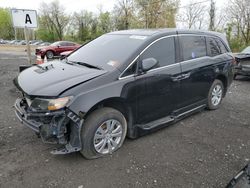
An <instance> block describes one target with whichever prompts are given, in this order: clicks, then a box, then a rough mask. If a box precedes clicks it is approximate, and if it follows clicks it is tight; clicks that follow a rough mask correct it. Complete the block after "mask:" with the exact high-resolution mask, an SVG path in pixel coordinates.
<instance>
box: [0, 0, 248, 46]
mask: <svg viewBox="0 0 250 188" xmlns="http://www.w3.org/2000/svg"><path fill="white" fill-rule="evenodd" d="M227 5H228V6H227V7H226V8H224V9H222V8H219V7H217V5H216V2H215V0H203V1H199V0H196V1H190V2H189V3H188V4H187V5H184V6H182V5H181V3H180V0H117V1H116V3H115V5H114V8H113V10H112V11H103V9H102V7H101V6H100V7H98V13H93V12H91V11H88V10H82V11H79V12H74V13H72V14H68V13H66V9H65V7H64V6H63V5H61V4H60V2H59V1H58V0H55V1H53V2H51V3H48V4H47V3H44V2H43V3H41V5H40V9H39V10H38V15H39V16H38V23H39V28H38V29H36V30H35V31H32V33H31V35H32V36H31V38H33V39H41V40H43V41H48V42H53V41H57V40H71V41H76V42H78V43H84V42H87V41H89V40H92V39H94V38H96V37H98V36H100V35H102V34H104V33H107V32H110V31H115V30H124V29H136V28H166V27H168V28H174V27H180V28H189V29H204V30H212V31H219V32H223V33H226V35H227V38H228V40H229V43H230V46H231V48H233V50H236V51H237V50H240V49H241V48H243V47H245V46H247V45H249V44H250V1H249V0H228V2H227ZM15 33H16V36H17V38H19V39H21V38H24V36H23V30H22V29H16V30H14V29H13V27H12V23H11V15H10V10H9V9H7V8H0V38H4V39H13V38H14V37H15Z"/></svg>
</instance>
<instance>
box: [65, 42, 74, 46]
mask: <svg viewBox="0 0 250 188" xmlns="http://www.w3.org/2000/svg"><path fill="white" fill-rule="evenodd" d="M67 46H75V43H73V42H67Z"/></svg>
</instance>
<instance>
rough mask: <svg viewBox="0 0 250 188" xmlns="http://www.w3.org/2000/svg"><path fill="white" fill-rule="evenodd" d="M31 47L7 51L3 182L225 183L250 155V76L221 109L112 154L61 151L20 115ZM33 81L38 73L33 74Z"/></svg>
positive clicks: (1, 124)
mask: <svg viewBox="0 0 250 188" xmlns="http://www.w3.org/2000/svg"><path fill="white" fill-rule="evenodd" d="M25 63H26V58H25V53H21V52H20V53H15V54H14V53H13V52H4V51H2V50H1V51H0V88H1V90H0V96H1V97H0V187H2V188H5V187H6V188H9V187H13V188H14V187H25V188H29V187H65V188H66V187H76V188H90V187H91V188H92V187H93V188H95V187H97V188H101V187H103V188H110V187H111V188H112V187H113V188H117V187H138V188H140V187H143V188H144V187H146V188H147V187H148V188H149V187H164V188H165V187H170V188H175V187H188V188H191V187H195V188H196V187H197V188H202V187H209V188H210V187H216V188H217V187H225V185H226V184H227V183H228V182H229V180H230V179H231V178H232V177H233V176H234V175H235V173H237V172H238V171H239V170H240V169H241V168H242V167H244V166H245V165H246V164H247V163H248V162H250V161H249V160H250V79H248V78H243V77H242V78H239V80H237V81H234V83H233V84H232V86H231V88H230V90H229V92H228V94H227V96H226V98H225V99H224V101H223V103H222V106H221V108H220V109H218V110H216V111H203V112H201V113H197V114H195V115H193V116H191V117H189V118H186V119H184V120H182V121H180V122H178V123H176V124H174V125H172V126H169V127H167V128H165V129H162V130H160V131H158V132H156V133H153V134H150V135H147V136H144V137H141V138H139V139H136V140H129V139H127V140H126V141H125V143H124V145H123V147H122V148H121V149H120V150H118V151H117V152H115V153H114V154H113V155H112V156H110V157H106V158H101V159H97V160H86V159H84V158H83V157H82V156H81V155H80V154H79V153H73V154H69V155H63V156H54V155H51V154H50V151H51V150H52V149H53V148H54V146H53V145H48V144H43V143H42V141H41V140H40V139H39V138H37V136H36V135H35V134H34V133H33V132H32V131H31V130H30V129H29V128H26V127H24V126H23V125H22V124H21V123H20V122H19V121H18V119H17V118H16V117H15V114H14V111H13V108H12V106H13V104H14V102H15V99H16V98H17V95H18V94H17V93H16V89H15V87H14V85H13V83H12V80H13V78H14V77H16V76H17V75H18V66H19V65H21V64H25ZM31 82H32V79H31Z"/></svg>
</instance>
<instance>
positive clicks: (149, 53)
mask: <svg viewBox="0 0 250 188" xmlns="http://www.w3.org/2000/svg"><path fill="white" fill-rule="evenodd" d="M147 58H155V59H156V60H157V61H158V62H159V66H160V67H162V66H166V65H171V64H173V63H175V45H174V38H173V37H169V38H165V39H161V40H159V41H157V42H156V43H154V44H153V45H152V46H150V47H149V48H148V49H147V50H146V51H145V52H144V53H143V54H142V56H141V60H142V59H147Z"/></svg>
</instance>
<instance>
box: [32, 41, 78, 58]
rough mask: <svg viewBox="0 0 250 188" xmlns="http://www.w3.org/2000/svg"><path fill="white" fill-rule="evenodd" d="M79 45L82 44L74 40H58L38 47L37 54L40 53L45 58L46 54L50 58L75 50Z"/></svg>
mask: <svg viewBox="0 0 250 188" xmlns="http://www.w3.org/2000/svg"><path fill="white" fill-rule="evenodd" d="M79 47H80V45H79V44H77V43H74V42H69V41H58V42H54V43H53V44H51V45H49V46H43V47H39V48H37V49H36V55H40V56H41V58H44V57H45V56H46V57H47V58H48V59H52V58H54V57H55V56H60V54H61V53H62V52H65V51H73V50H75V49H77V48H79Z"/></svg>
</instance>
